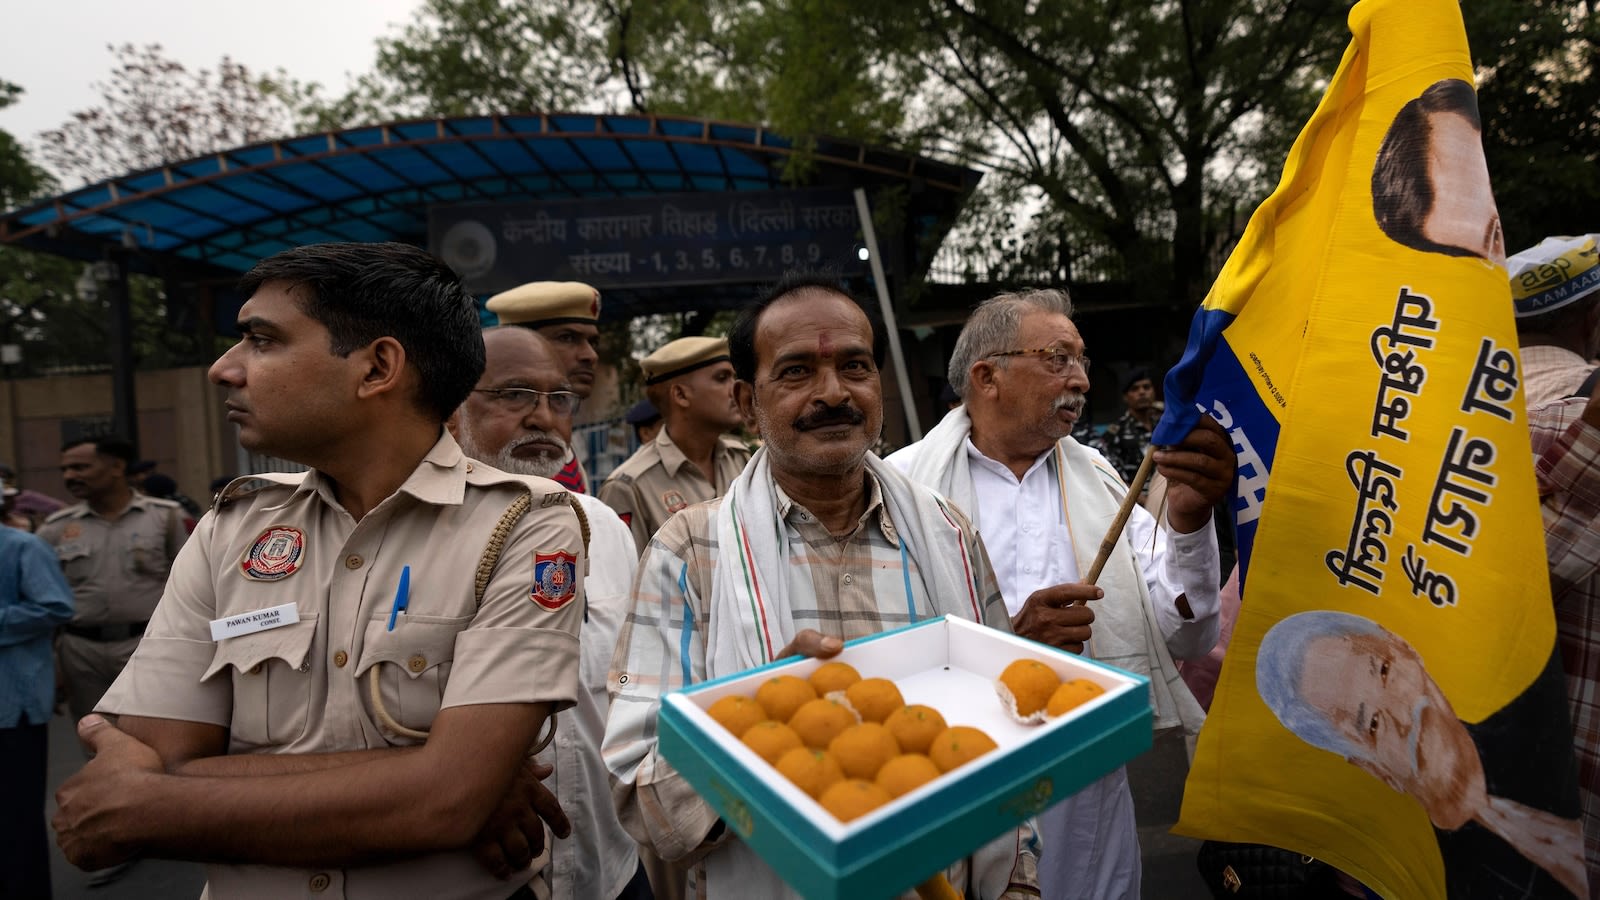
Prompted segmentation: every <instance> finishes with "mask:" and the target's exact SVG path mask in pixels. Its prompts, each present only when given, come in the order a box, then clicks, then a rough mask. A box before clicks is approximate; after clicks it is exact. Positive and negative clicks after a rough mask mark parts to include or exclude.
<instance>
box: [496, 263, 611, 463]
mask: <svg viewBox="0 0 1600 900" xmlns="http://www.w3.org/2000/svg"><path fill="white" fill-rule="evenodd" d="M487 305H488V307H489V311H490V312H492V313H494V314H495V315H497V316H499V317H500V324H501V325H520V326H522V327H523V328H532V329H533V330H534V331H537V332H539V333H540V334H542V335H544V336H545V337H546V338H549V339H550V342H551V343H552V344H553V345H555V350H556V355H557V356H558V357H560V360H561V366H562V369H563V370H565V371H566V373H567V384H568V385H569V387H570V389H571V390H572V392H573V393H575V394H577V395H578V396H579V397H581V398H583V399H585V400H587V399H589V396H590V395H591V394H593V393H594V379H595V370H596V368H597V367H598V366H599V364H600V292H599V291H597V290H595V289H594V288H592V287H590V286H589V285H587V284H584V283H583V282H581V281H535V282H532V283H530V284H524V285H520V286H518V287H514V288H512V289H511V290H509V291H502V292H501V293H498V294H495V295H494V296H493V297H490V298H489V302H488V304H487ZM555 480H556V481H557V482H558V483H559V484H561V485H562V486H564V487H566V488H568V489H570V490H574V491H577V492H579V493H582V494H586V493H588V492H589V475H588V473H587V472H585V471H584V469H583V461H582V460H581V459H579V457H578V455H577V449H576V448H574V449H573V455H572V458H571V459H570V460H568V461H567V464H566V465H565V466H563V467H562V469H561V471H560V472H559V473H557V474H556V476H555Z"/></svg>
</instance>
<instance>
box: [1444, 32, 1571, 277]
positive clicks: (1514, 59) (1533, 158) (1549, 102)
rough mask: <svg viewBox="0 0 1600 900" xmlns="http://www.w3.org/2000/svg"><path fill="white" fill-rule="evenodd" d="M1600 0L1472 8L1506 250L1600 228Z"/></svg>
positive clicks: (1488, 149)
mask: <svg viewBox="0 0 1600 900" xmlns="http://www.w3.org/2000/svg"><path fill="white" fill-rule="evenodd" d="M1595 7H1596V2H1595V0H1518V2H1498V3H1482V2H1480V3H1470V4H1464V5H1463V6H1462V12H1463V13H1464V14H1465V16H1466V20H1467V32H1468V37H1469V38H1470V39H1471V42H1472V50H1473V57H1474V59H1475V61H1476V62H1477V64H1478V67H1479V70H1478V107H1479V111H1480V112H1481V113H1482V115H1483V119H1484V140H1483V143H1484V152H1485V155H1486V156H1487V157H1488V161H1489V173H1490V175H1491V177H1492V178H1493V179H1494V185H1495V200H1496V202H1497V204H1498V206H1499V208H1500V218H1501V225H1502V228H1503V230H1504V231H1505V236H1506V249H1507V250H1510V251H1512V252H1515V251H1517V250H1520V249H1522V248H1524V247H1529V246H1532V245H1533V244H1536V243H1538V242H1539V241H1540V240H1541V239H1543V238H1545V237H1547V236H1549V235H1553V234H1583V233H1587V232H1592V231H1596V230H1600V217H1597V216H1596V212H1595V210H1596V209H1597V208H1600V118H1597V115H1596V112H1597V110H1600V19H1597V18H1596V16H1595V11H1596V10H1595Z"/></svg>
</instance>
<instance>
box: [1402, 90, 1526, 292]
mask: <svg viewBox="0 0 1600 900" xmlns="http://www.w3.org/2000/svg"><path fill="white" fill-rule="evenodd" d="M1430 124H1431V127H1432V130H1433V139H1432V141H1430V142H1429V146H1428V177H1429V179H1430V180H1431V181H1432V182H1433V210H1432V212H1430V213H1429V215H1428V217H1427V219H1426V220H1424V222H1423V224H1422V233H1423V234H1424V235H1425V236H1426V237H1427V238H1428V239H1429V240H1431V241H1433V242H1435V243H1438V244H1443V245H1445V246H1447V247H1460V248H1461V249H1463V250H1469V251H1471V252H1472V255H1473V256H1477V257H1481V258H1483V259H1487V260H1489V261H1490V262H1493V263H1494V264H1495V265H1497V266H1500V267H1501V268H1504V267H1505V264H1506V242H1505V237H1504V236H1503V235H1501V233H1500V211H1499V209H1498V208H1496V207H1495V204H1494V192H1493V190H1491V189H1490V187H1489V166H1488V163H1486V162H1485V161H1484V158H1483V134H1482V133H1481V132H1480V131H1479V130H1478V129H1477V127H1476V126H1475V125H1473V123H1472V122H1470V121H1468V120H1467V119H1465V118H1463V117H1462V116H1458V115H1455V114H1454V113H1435V114H1434V115H1433V116H1432V117H1431V121H1430Z"/></svg>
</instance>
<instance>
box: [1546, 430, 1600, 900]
mask: <svg viewBox="0 0 1600 900" xmlns="http://www.w3.org/2000/svg"><path fill="white" fill-rule="evenodd" d="M1585 402H1586V401H1585V400H1583V399H1582V398H1575V399H1570V400H1558V401H1556V402H1554V403H1549V404H1545V405H1544V406H1540V407H1538V408H1536V409H1534V410H1533V411H1532V412H1530V413H1529V414H1528V424H1529V428H1530V429H1531V430H1532V433H1533V453H1534V459H1535V464H1536V471H1537V473H1538V478H1539V496H1540V499H1541V501H1542V502H1543V509H1544V537H1545V550H1546V552H1547V554H1548V556H1549V562H1550V592H1551V594H1552V599H1554V601H1555V607H1556V628H1557V637H1558V639H1559V641H1560V643H1561V658H1562V662H1563V664H1564V665H1565V667H1566V672H1567V697H1568V700H1569V701H1570V703H1571V711H1572V730H1573V733H1574V735H1575V737H1576V741H1577V750H1578V776H1579V784H1580V786H1581V793H1582V797H1583V820H1584V841H1585V848H1584V849H1585V851H1586V852H1585V856H1586V857H1587V859H1588V868H1589V883H1590V884H1600V428H1595V427H1594V426H1592V425H1589V424H1587V423H1586V422H1584V421H1582V419H1581V418H1580V416H1581V415H1582V413H1583V408H1584V404H1585Z"/></svg>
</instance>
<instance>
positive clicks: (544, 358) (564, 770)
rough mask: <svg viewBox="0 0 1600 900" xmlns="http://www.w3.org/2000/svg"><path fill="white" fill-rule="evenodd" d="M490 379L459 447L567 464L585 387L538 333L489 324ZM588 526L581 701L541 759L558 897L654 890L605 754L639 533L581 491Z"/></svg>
mask: <svg viewBox="0 0 1600 900" xmlns="http://www.w3.org/2000/svg"><path fill="white" fill-rule="evenodd" d="M483 349H484V367H483V375H482V376H481V377H480V378H479V379H478V383H477V385H476V386H474V387H473V389H472V393H470V394H468V395H467V399H466V401H465V402H463V403H462V404H461V406H460V407H458V408H457V409H456V414H455V415H454V416H451V417H450V420H449V422H448V423H447V425H448V427H449V429H450V433H451V434H453V435H455V438H456V441H457V443H459V444H460V445H461V452H462V453H465V454H466V455H467V456H470V457H472V458H474V459H479V460H482V461H484V462H486V463H488V464H489V465H491V466H494V467H495V468H497V469H499V470H501V471H503V472H511V473H514V474H517V475H536V476H538V477H540V478H549V477H551V476H553V475H555V474H556V473H557V472H559V471H561V467H562V465H563V463H564V462H565V461H566V459H567V455H568V442H569V441H571V440H572V415H573V413H575V412H577V411H578V404H579V400H578V395H577V394H575V393H573V392H572V390H571V383H570V382H569V381H568V380H567V375H566V373H565V372H564V371H563V370H562V368H561V366H560V365H559V363H558V362H557V357H556V349H555V347H554V346H553V345H552V344H551V342H550V341H549V340H548V339H546V338H545V337H544V336H543V335H541V334H539V332H537V331H532V330H530V329H526V328H508V327H500V328H489V329H486V330H485V331H484V332H483ZM572 496H573V498H574V499H575V500H577V501H578V502H579V503H580V504H581V505H582V507H583V512H584V515H585V516H586V517H587V518H588V522H589V576H588V578H587V579H585V580H584V583H583V588H584V601H585V604H586V606H585V609H584V613H585V618H584V623H583V632H582V633H581V634H580V635H579V642H578V657H579V670H578V688H579V691H578V703H577V705H576V706H575V707H573V709H572V710H571V711H570V712H569V713H568V714H567V715H566V716H564V717H563V719H562V727H561V728H560V729H559V730H557V731H556V737H555V740H554V741H553V742H552V743H551V744H550V746H549V747H546V748H545V749H544V750H543V751H542V752H541V753H540V754H539V756H538V760H539V762H541V763H543V764H545V765H548V766H551V767H552V768H553V769H554V774H552V775H551V776H550V778H548V779H546V781H545V784H546V785H550V786H552V787H553V788H554V790H555V794H556V797H557V798H559V799H560V801H561V808H562V810H563V811H564V812H565V813H566V814H567V818H568V819H569V820H570V821H571V822H572V837H571V838H570V839H568V840H564V841H558V842H557V843H556V844H555V845H554V846H553V847H552V848H551V854H552V858H551V863H550V865H548V866H545V867H544V869H543V870H542V871H541V872H540V877H541V878H543V879H545V881H546V882H547V883H548V885H549V888H550V896H551V897H552V898H553V900H586V898H596V900H610V898H641V897H645V898H647V897H649V896H650V892H649V888H648V885H647V882H646V880H645V876H644V870H643V869H642V868H641V867H640V865H639V854H638V848H637V847H636V846H635V844H634V842H633V838H631V837H629V836H628V833H627V832H626V831H623V830H622V825H621V824H620V823H619V822H618V821H617V812H616V809H615V808H613V807H612V805H611V799H610V796H611V788H610V785H609V783H608V782H607V781H606V767H605V763H603V762H602V761H601V759H600V738H601V736H602V735H603V734H604V733H605V723H606V709H607V708H608V707H609V706H610V705H611V704H610V700H609V699H608V698H607V697H606V670H607V668H608V667H609V666H610V665H611V651H612V649H613V648H615V647H616V643H617V640H616V639H617V628H618V626H620V625H621V624H622V617H623V616H624V615H626V614H627V612H628V603H629V595H628V589H629V587H630V586H631V585H632V584H633V571H634V567H635V566H636V565H637V564H638V553H637V552H636V551H635V550H634V547H633V536H632V535H631V534H629V532H628V527H627V526H626V525H624V524H622V520H621V519H618V518H617V515H616V513H614V512H612V511H611V509H610V507H608V506H606V505H605V504H604V503H602V502H600V501H599V500H598V499H596V498H594V497H590V496H587V495H584V494H573V495H572Z"/></svg>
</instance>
